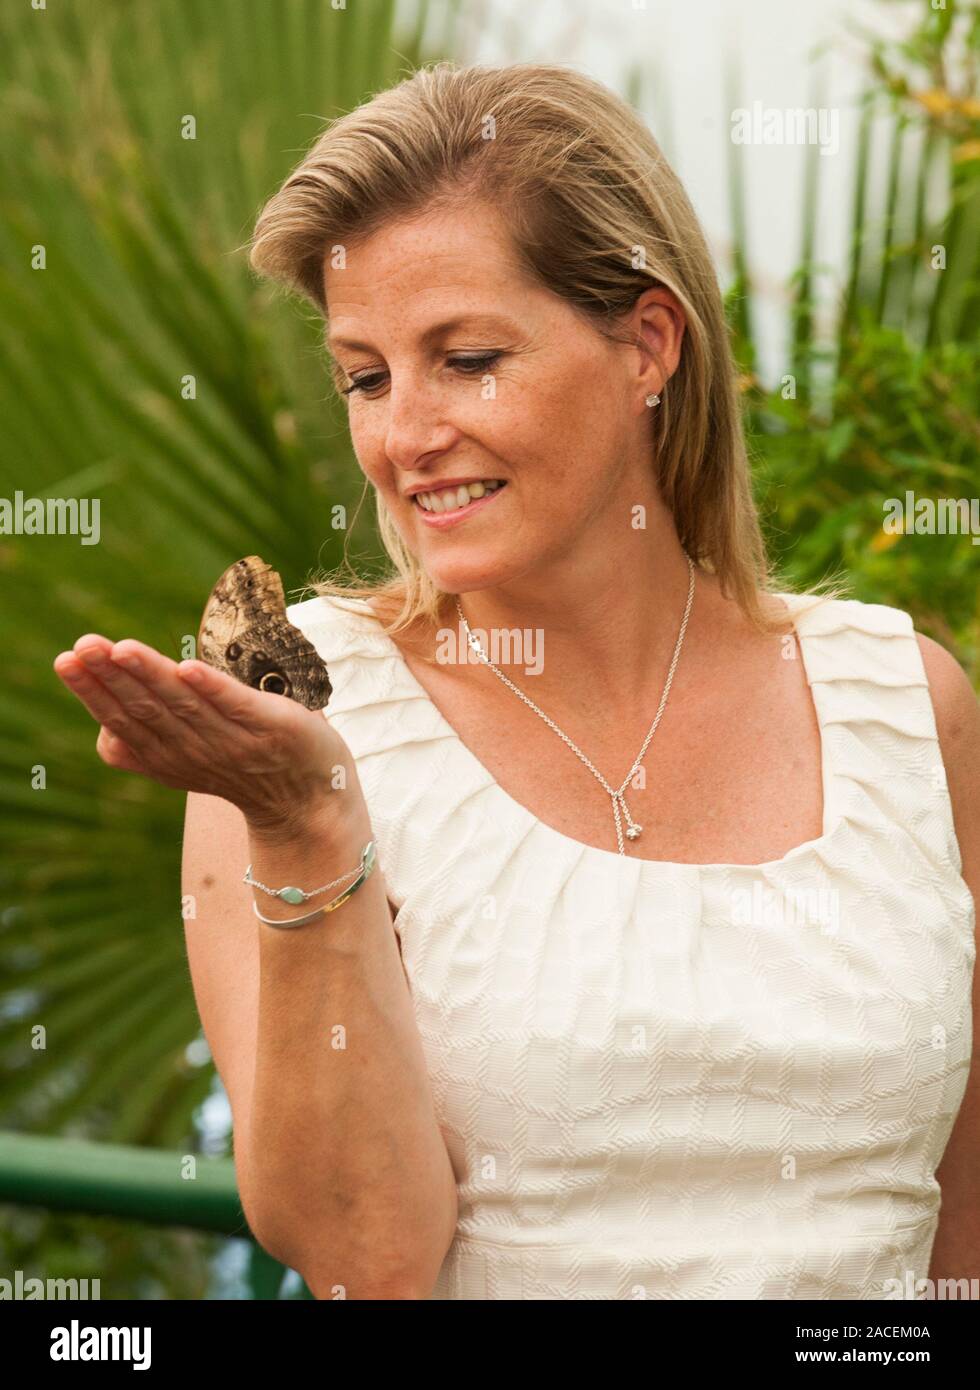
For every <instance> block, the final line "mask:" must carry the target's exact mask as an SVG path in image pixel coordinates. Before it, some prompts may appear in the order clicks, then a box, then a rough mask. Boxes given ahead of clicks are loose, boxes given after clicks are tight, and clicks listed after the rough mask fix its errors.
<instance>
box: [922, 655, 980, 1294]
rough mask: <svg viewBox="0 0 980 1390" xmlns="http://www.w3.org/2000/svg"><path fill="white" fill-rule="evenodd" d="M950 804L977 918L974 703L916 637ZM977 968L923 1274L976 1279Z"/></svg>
mask: <svg viewBox="0 0 980 1390" xmlns="http://www.w3.org/2000/svg"><path fill="white" fill-rule="evenodd" d="M917 635H918V634H917ZM919 647H920V649H921V651H922V660H923V662H924V664H925V668H926V677H927V679H928V681H929V688H930V691H931V693H932V703H933V708H934V709H935V712H936V728H937V732H938V734H939V744H940V748H941V749H942V755H943V763H944V765H945V767H946V777H947V783H948V786H949V795H950V801H951V802H952V806H953V820H954V824H955V829H956V838H957V841H958V843H959V847H960V855H961V857H962V861H963V869H962V873H963V878H964V879H965V881H966V883H967V886H968V887H969V888H970V890H971V892H972V893H973V898H974V902H975V903H976V904H977V917H978V920H980V705H978V703H977V697H976V695H975V694H974V693H973V690H972V688H971V686H970V682H969V681H968V680H967V678H966V676H965V675H964V673H963V671H962V669H961V667H960V666H959V664H958V662H957V661H956V660H955V659H954V658H953V657H952V656H951V655H950V654H949V652H947V651H946V649H945V648H944V647H941V646H940V645H939V644H938V643H937V642H933V641H931V640H930V639H929V638H928V637H922V636H919ZM978 1049H980V971H978V970H976V969H975V970H974V976H973V1064H972V1066H971V1068H970V1074H969V1078H968V1080H967V1086H966V1092H965V1094H964V1096H963V1102H962V1105H961V1107H960V1111H959V1114H958V1115H957V1117H956V1123H955V1124H954V1126H953V1132H952V1134H951V1135H950V1139H949V1143H948V1144H947V1146H946V1151H945V1153H944V1154H943V1157H942V1161H941V1162H940V1164H939V1167H938V1168H937V1169H936V1178H937V1180H938V1182H939V1185H940V1187H941V1189H942V1206H941V1207H940V1212H939V1225H938V1227H937V1230H936V1239H935V1241H934V1243H933V1247H932V1259H931V1261H930V1264H929V1278H930V1279H932V1280H933V1281H936V1280H939V1279H977V1278H980V1064H978V1063H977V1060H976V1058H977V1052H978Z"/></svg>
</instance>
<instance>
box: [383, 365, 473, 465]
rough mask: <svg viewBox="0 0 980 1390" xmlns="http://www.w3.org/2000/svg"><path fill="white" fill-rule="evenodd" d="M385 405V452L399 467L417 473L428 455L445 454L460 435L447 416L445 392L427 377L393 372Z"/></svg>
mask: <svg viewBox="0 0 980 1390" xmlns="http://www.w3.org/2000/svg"><path fill="white" fill-rule="evenodd" d="M384 406H385V408H386V409H387V411H388V419H387V426H386V429H385V453H386V454H387V456H388V458H389V460H390V461H391V463H392V464H394V466H395V467H396V468H403V469H405V470H406V471H411V472H415V471H416V470H417V469H418V468H419V466H420V464H421V463H422V461H424V460H425V458H426V456H427V455H429V454H440V453H443V452H444V451H445V450H446V449H448V448H449V447H450V445H451V444H452V443H453V442H454V441H455V439H456V437H457V434H458V431H457V429H456V427H455V426H454V425H453V424H452V423H451V422H450V421H449V420H447V418H446V414H445V398H444V396H443V394H442V392H440V390H439V388H438V386H437V385H436V383H434V382H427V381H426V380H425V379H424V377H422V378H409V377H406V376H403V377H402V378H401V379H400V380H399V379H398V378H397V376H396V374H395V373H392V377H391V384H390V386H389V388H388V395H387V398H386V400H385V402H384Z"/></svg>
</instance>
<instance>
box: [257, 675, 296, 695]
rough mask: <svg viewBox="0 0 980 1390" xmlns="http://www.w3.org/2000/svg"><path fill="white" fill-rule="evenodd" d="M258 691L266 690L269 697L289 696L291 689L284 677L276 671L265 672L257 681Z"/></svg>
mask: <svg viewBox="0 0 980 1390" xmlns="http://www.w3.org/2000/svg"><path fill="white" fill-rule="evenodd" d="M259 689H260V690H267V691H268V692H269V694H270V695H289V694H290V692H291V690H292V687H291V686H290V684H289V681H288V680H287V679H286V677H285V676H283V675H281V674H280V673H279V672H278V671H266V673H265V675H264V676H263V677H262V679H261V680H260V681H259Z"/></svg>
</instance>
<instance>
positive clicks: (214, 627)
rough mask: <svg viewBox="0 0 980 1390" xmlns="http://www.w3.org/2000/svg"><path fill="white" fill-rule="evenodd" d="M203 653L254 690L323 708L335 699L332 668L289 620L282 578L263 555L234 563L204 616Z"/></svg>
mask: <svg viewBox="0 0 980 1390" xmlns="http://www.w3.org/2000/svg"><path fill="white" fill-rule="evenodd" d="M197 650H198V655H199V656H200V659H201V660H202V661H205V662H207V664H208V665H209V666H214V667H216V668H217V669H218V670H219V671H224V672H225V673H226V674H227V675H229V676H233V677H234V678H235V680H239V681H241V682H242V684H243V685H249V686H251V687H252V688H253V689H254V690H265V691H268V692H270V693H272V694H275V695H285V696H286V697H287V698H289V699H292V700H296V701H297V702H298V703H299V704H301V705H305V706H306V708H307V709H312V710H317V709H323V708H324V706H325V705H326V704H327V703H328V701H329V699H330V695H331V690H332V687H331V684H330V677H329V676H328V674H327V667H326V664H325V663H324V661H323V660H322V659H321V657H320V656H319V654H318V653H317V651H316V649H315V648H314V647H313V646H312V644H311V643H310V642H309V640H308V639H307V638H306V637H305V636H304V634H303V633H302V632H300V630H299V628H297V627H295V626H294V625H293V624H292V623H291V622H290V621H289V619H288V618H287V617H286V598H285V594H284V592H283V587H282V580H281V579H280V577H279V575H278V574H277V573H276V571H275V570H274V569H272V568H271V566H269V565H267V564H266V563H265V561H264V560H261V559H260V558H259V557H258V555H247V556H245V558H244V559H242V560H237V561H236V562H235V564H233V565H229V567H228V569H226V570H225V572H224V574H223V575H222V576H221V578H220V579H219V580H218V582H217V584H215V586H214V588H213V589H212V590H211V594H210V597H209V598H208V601H207V603H206V605H205V608H204V614H203V616H202V618H201V626H200V631H199V632H198V639H197Z"/></svg>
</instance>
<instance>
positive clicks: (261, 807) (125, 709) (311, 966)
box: [54, 633, 456, 1299]
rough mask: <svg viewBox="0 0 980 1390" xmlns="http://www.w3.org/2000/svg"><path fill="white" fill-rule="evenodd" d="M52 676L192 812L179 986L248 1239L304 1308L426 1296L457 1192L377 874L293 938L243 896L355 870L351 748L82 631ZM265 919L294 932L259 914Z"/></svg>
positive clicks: (268, 705)
mask: <svg viewBox="0 0 980 1390" xmlns="http://www.w3.org/2000/svg"><path fill="white" fill-rule="evenodd" d="M54 669H55V671H56V672H57V674H58V676H59V677H60V678H61V679H62V680H63V681H64V682H65V684H66V685H67V686H68V687H69V688H70V689H71V690H72V691H73V692H74V693H75V694H76V695H77V696H78V698H79V699H80V700H81V701H82V703H83V704H84V705H85V706H86V708H87V709H88V710H89V712H90V714H91V715H92V716H93V718H94V719H95V720H96V721H97V722H98V723H99V724H100V726H101V728H100V730H99V736H98V739H97V741H96V750H97V752H98V753H99V756H100V757H101V758H102V759H103V761H104V762H106V763H108V765H109V766H110V767H114V768H118V769H119V770H120V771H124V772H127V773H129V774H132V773H138V774H140V775H142V776H145V777H151V778H153V779H154V780H155V781H158V782H160V783H162V784H163V785H164V786H168V787H174V788H178V789H181V790H184V791H187V792H190V793H191V796H190V798H189V800H188V810H187V825H186V832H187V833H186V836H185V845H184V884H183V890H184V894H185V905H184V919H185V923H186V932H187V941H188V951H189V955H190V961H191V973H192V977H193V982H194V989H195V992H196V995H197V999H198V1006H199V1009H200V1013H201V1019H202V1022H203V1024H204V1030H205V1034H206V1036H207V1039H208V1042H209V1044H210V1045H211V1047H212V1051H213V1054H214V1056H215V1059H216V1062H217V1065H218V1069H219V1072H220V1074H221V1076H222V1079H223V1080H224V1082H225V1084H226V1086H227V1088H228V1092H229V1096H230V1099H231V1104H232V1113H233V1116H234V1121H235V1159H236V1165H237V1171H238V1176H239V1181H240V1183H241V1195H242V1200H243V1205H244V1207H245V1211H246V1215H247V1217H248V1219H249V1222H250V1224H251V1225H252V1228H253V1231H254V1232H255V1234H256V1235H257V1236H258V1239H259V1240H260V1241H261V1242H262V1244H264V1245H267V1246H268V1248H269V1249H270V1250H271V1252H272V1253H273V1254H274V1255H277V1256H278V1257H279V1258H280V1259H282V1260H283V1261H284V1262H285V1263H287V1264H289V1265H291V1266H293V1267H294V1268H296V1269H298V1270H299V1271H300V1273H302V1274H303V1275H304V1277H305V1278H306V1281H307V1283H308V1284H309V1286H310V1288H311V1290H312V1291H313V1293H314V1294H315V1295H316V1296H318V1297H324V1298H330V1297H338V1296H339V1297H347V1298H359V1299H360V1298H424V1297H426V1296H427V1294H428V1293H429V1292H430V1291H431V1288H432V1285H433V1284H434V1282H435V1278H436V1275H437V1272H438V1269H439V1266H440V1264H441V1262H442V1259H443V1257H444V1255H445V1253H446V1251H447V1250H448V1248H449V1245H450V1243H451V1241H452V1238H453V1235H454V1233H455V1226H456V1187H455V1181H454V1177H453V1173H452V1169H451V1165H450V1162H449V1157H448V1154H447V1151H446V1147H445V1143H444V1141H443V1138H442V1135H441V1133H440V1130H439V1127H438V1124H437V1121H436V1117H435V1109H434V1104H433V1098H432V1094H431V1090H430V1086H429V1081H428V1076H427V1073H426V1068H425V1062H424V1057H423V1052H422V1043H421V1039H420V1037H419V1035H418V1031H417V1028H416V1026H415V1019H414V1015H413V1011H412V1007H411V997H410V994H409V991H408V986H407V984H406V980H405V977H404V975H403V972H402V967H401V961H400V958H399V953H398V946H397V941H396V937H395V932H394V929H393V926H392V920H391V914H390V911H389V908H388V904H387V902H386V899H385V887H384V879H383V875H382V872H381V871H382V870H383V867H384V866H383V863H381V862H380V861H379V863H378V865H377V867H376V868H375V870H374V872H373V873H372V874H370V875H369V877H368V878H367V880H366V881H365V882H364V884H363V886H362V887H361V888H359V889H358V891H357V892H356V893H355V894H354V895H353V897H351V899H350V900H349V901H348V902H346V903H344V904H343V905H342V906H341V907H339V908H338V909H337V910H336V912H331V913H328V914H327V915H326V916H324V917H321V918H318V919H315V920H314V921H312V922H310V923H308V924H307V925H306V926H305V927H297V928H286V929H281V928H277V927H275V926H267V925H265V924H263V923H260V922H259V921H258V919H257V918H256V917H255V915H254V913H253V910H252V901H253V900H252V897H251V894H252V891H253V890H252V889H250V888H248V887H247V886H246V885H245V884H244V883H243V882H242V874H243V871H244V868H245V865H246V864H247V863H249V862H251V863H252V865H253V868H254V871H255V876H256V877H257V878H258V879H259V880H261V881H263V882H265V883H269V884H273V885H276V886H281V885H282V884H284V883H294V884H297V885H298V886H299V887H301V888H311V887H314V886H318V885H320V884H323V883H326V882H330V881H331V880H333V879H335V878H338V877H341V876H342V875H346V874H347V873H348V871H349V870H351V869H354V868H355V867H356V866H357V865H358V863H359V861H360V857H361V851H362V849H363V848H364V845H365V844H366V843H367V841H368V840H369V839H371V838H372V832H371V825H370V818H369V815H368V811H367V806H366V804H365V802H364V795H363V791H362V789H361V786H360V782H359V780H358V776H357V768H356V764H355V763H354V759H353V756H352V755H351V752H350V749H349V748H348V747H347V745H346V743H344V741H343V739H342V738H341V737H340V735H339V734H338V733H337V731H336V730H335V729H334V728H333V726H332V725H331V724H330V721H329V720H328V719H326V718H324V717H323V715H322V714H321V713H318V712H314V711H310V710H307V709H305V708H303V707H302V706H300V705H298V704H296V703H295V702H294V701H292V700H287V699H284V698H283V697H282V696H280V695H273V694H269V693H267V692H263V691H257V690H252V689H251V688H249V687H247V686H244V685H242V684H240V683H239V682H237V681H235V680H233V679H232V677H231V676H229V675H227V674H225V673H223V672H220V671H216V670H214V669H213V668H211V667H209V666H207V665H205V664H204V663H202V662H197V661H191V662H185V663H183V664H182V665H181V666H178V665H177V664H176V663H175V662H173V661H171V660H170V659H169V658H168V657H165V656H163V655H162V654H161V653H160V652H157V651H155V650H154V649H153V648H152V647H148V646H146V645H145V644H143V643H141V642H135V641H133V640H132V639H127V640H125V641H123V642H118V643H112V642H110V641H109V640H108V639H107V638H105V637H103V636H102V635H101V634H98V633H87V634H86V635H85V636H84V637H81V638H79V639H78V641H77V642H76V643H75V647H74V649H73V650H72V651H70V652H62V653H60V654H59V655H58V657H56V659H55V662H54ZM341 766H342V767H343V768H344V770H345V773H346V779H345V782H346V786H345V789H344V790H340V789H334V788H335V778H336V773H337V770H338V768H339V767H341ZM333 896H335V893H334V892H333V891H329V892H328V893H327V894H325V895H324V898H323V901H324V902H326V901H329V899H330V898H331V897H333ZM262 910H263V912H264V915H265V916H267V917H280V918H283V919H286V918H289V917H295V916H301V915H304V914H303V913H302V911H300V912H297V911H296V908H295V907H293V906H290V905H287V904H286V903H283V902H281V901H280V900H278V899H274V898H271V897H270V898H269V899H268V904H267V905H266V904H263V908H262Z"/></svg>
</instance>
